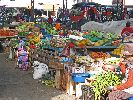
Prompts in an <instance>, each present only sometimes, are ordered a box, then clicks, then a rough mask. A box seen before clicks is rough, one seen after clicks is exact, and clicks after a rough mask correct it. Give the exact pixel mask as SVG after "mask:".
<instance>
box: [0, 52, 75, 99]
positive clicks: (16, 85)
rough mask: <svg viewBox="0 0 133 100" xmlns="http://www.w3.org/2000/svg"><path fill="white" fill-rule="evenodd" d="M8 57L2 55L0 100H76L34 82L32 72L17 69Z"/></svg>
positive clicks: (0, 60) (0, 56)
mask: <svg viewBox="0 0 133 100" xmlns="http://www.w3.org/2000/svg"><path fill="white" fill-rule="evenodd" d="M7 57H8V56H7V54H0V100H74V98H73V97H71V96H68V95H65V94H64V93H63V92H62V91H60V90H57V89H55V88H52V87H48V86H45V85H43V84H41V83H39V81H38V80H34V79H33V78H32V71H20V70H19V69H15V63H14V62H13V61H9V60H7Z"/></svg>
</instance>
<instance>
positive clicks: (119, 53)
mask: <svg viewBox="0 0 133 100" xmlns="http://www.w3.org/2000/svg"><path fill="white" fill-rule="evenodd" d="M123 50H124V45H120V46H119V47H118V48H116V49H114V51H112V54H114V55H118V56H120V55H121V54H122V51H123Z"/></svg>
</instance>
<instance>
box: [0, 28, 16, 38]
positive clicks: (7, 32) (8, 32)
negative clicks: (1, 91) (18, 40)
mask: <svg viewBox="0 0 133 100" xmlns="http://www.w3.org/2000/svg"><path fill="white" fill-rule="evenodd" d="M15 35H17V31H16V30H5V29H0V37H2V36H15Z"/></svg>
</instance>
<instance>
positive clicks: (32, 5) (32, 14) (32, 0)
mask: <svg viewBox="0 0 133 100" xmlns="http://www.w3.org/2000/svg"><path fill="white" fill-rule="evenodd" d="M31 21H32V22H34V21H35V19H34V0H31Z"/></svg>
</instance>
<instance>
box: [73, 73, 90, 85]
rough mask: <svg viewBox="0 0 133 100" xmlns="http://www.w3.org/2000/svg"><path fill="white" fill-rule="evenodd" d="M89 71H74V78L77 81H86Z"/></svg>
mask: <svg viewBox="0 0 133 100" xmlns="http://www.w3.org/2000/svg"><path fill="white" fill-rule="evenodd" d="M89 77H90V74H89V73H73V74H72V80H73V81H74V82H76V83H84V82H85V79H86V78H89Z"/></svg>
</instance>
